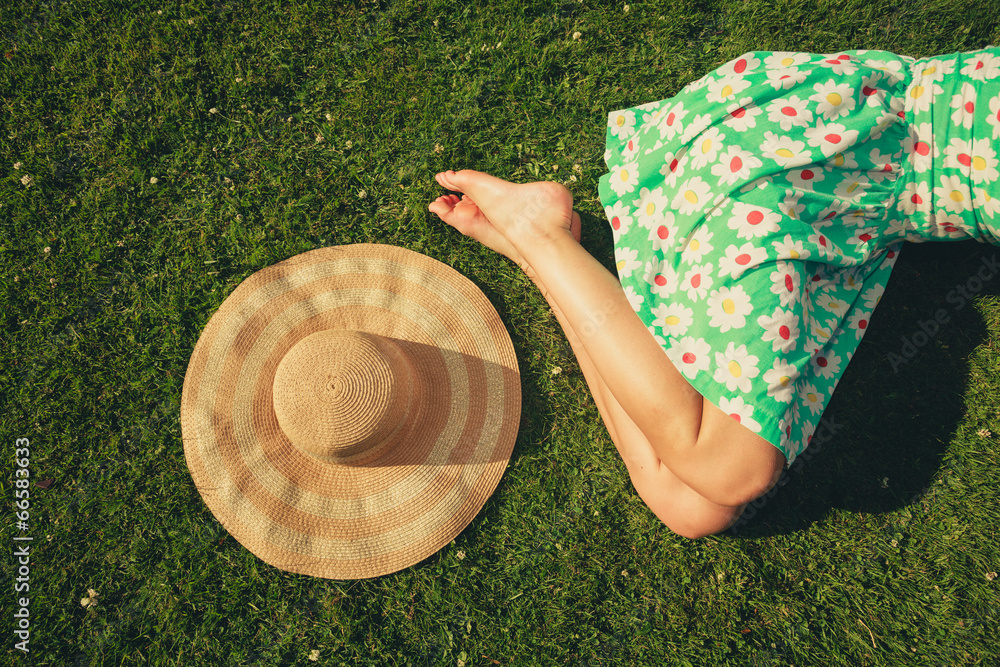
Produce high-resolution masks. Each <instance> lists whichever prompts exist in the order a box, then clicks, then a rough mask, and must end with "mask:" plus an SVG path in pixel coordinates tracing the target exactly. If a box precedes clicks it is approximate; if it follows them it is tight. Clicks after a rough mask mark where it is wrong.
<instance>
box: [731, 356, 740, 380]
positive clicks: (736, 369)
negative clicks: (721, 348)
mask: <svg viewBox="0 0 1000 667" xmlns="http://www.w3.org/2000/svg"><path fill="white" fill-rule="evenodd" d="M729 374H730V375H732V376H733V377H734V378H738V377H739V376H741V375H743V369H742V368H740V365H739V364H738V363H736V360H735V359H733V360H732V361H730V362H729Z"/></svg>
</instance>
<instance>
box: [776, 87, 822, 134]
mask: <svg viewBox="0 0 1000 667" xmlns="http://www.w3.org/2000/svg"><path fill="white" fill-rule="evenodd" d="M767 119H768V120H769V121H770V122H771V123H773V124H777V125H779V126H780V127H781V129H782V130H784V131H785V132H788V131H790V130H791V129H792V128H793V127H809V126H810V125H811V124H812V122H813V114H812V111H810V110H809V101H808V100H802V99H799V96H798V95H792V96H791V97H789V98H788V99H787V100H784V99H780V98H779V99H776V100H773V101H772V102H771V103H770V104H768V105H767Z"/></svg>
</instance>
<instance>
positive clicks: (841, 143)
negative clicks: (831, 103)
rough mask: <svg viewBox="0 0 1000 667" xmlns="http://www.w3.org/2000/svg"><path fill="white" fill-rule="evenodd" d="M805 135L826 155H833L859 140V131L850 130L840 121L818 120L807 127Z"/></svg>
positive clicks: (810, 142) (811, 143)
mask: <svg viewBox="0 0 1000 667" xmlns="http://www.w3.org/2000/svg"><path fill="white" fill-rule="evenodd" d="M805 136H806V141H808V142H809V145H810V146H815V147H816V148H819V149H820V151H822V153H823V155H824V156H826V157H831V156H832V155H834V154H836V153H843V152H844V151H846V150H847V149H848V148H850V147H851V146H853V145H854V144H855V143H856V142H857V140H858V131H857V130H848V129H847V128H846V127H844V126H843V125H841V124H840V123H824V122H823V121H818V122H817V123H816V125H814V126H812V127H807V128H806V130H805Z"/></svg>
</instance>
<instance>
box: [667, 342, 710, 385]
mask: <svg viewBox="0 0 1000 667" xmlns="http://www.w3.org/2000/svg"><path fill="white" fill-rule="evenodd" d="M711 352H712V348H711V347H710V346H709V344H708V343H706V342H705V339H704V338H692V337H691V336H685V337H684V338H681V339H680V340H678V341H674V344H673V346H671V347H670V349H668V350H667V356H669V357H670V360H671V361H673V362H674V366H676V367H677V370H679V371H680V372H681V373H683V374H684V377H686V378H687V379H689V380H693V379H694V378H695V376H697V375H698V373H699V372H701V371H707V370H708V366H709V364H710V363H711Z"/></svg>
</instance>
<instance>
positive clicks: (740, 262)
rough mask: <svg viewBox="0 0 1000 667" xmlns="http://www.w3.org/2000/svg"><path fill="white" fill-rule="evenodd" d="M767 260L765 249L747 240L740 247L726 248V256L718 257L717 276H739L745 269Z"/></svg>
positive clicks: (733, 277) (734, 277)
mask: <svg viewBox="0 0 1000 667" xmlns="http://www.w3.org/2000/svg"><path fill="white" fill-rule="evenodd" d="M766 261H767V250H765V249H764V248H760V247H757V246H755V245H754V244H753V243H752V242H750V241H747V242H746V243H744V244H743V245H741V246H740V247H738V248H737V247H736V246H735V245H731V246H729V247H727V248H726V256H725V257H720V258H719V273H718V275H719V276H727V275H728V276H729V277H730V278H732V279H734V280H735V279H736V278H739V277H740V276H742V275H743V273H744V272H745V271H746V270H747V269H753V268H756V267H758V266H760V265H761V264H763V263H764V262H766Z"/></svg>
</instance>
